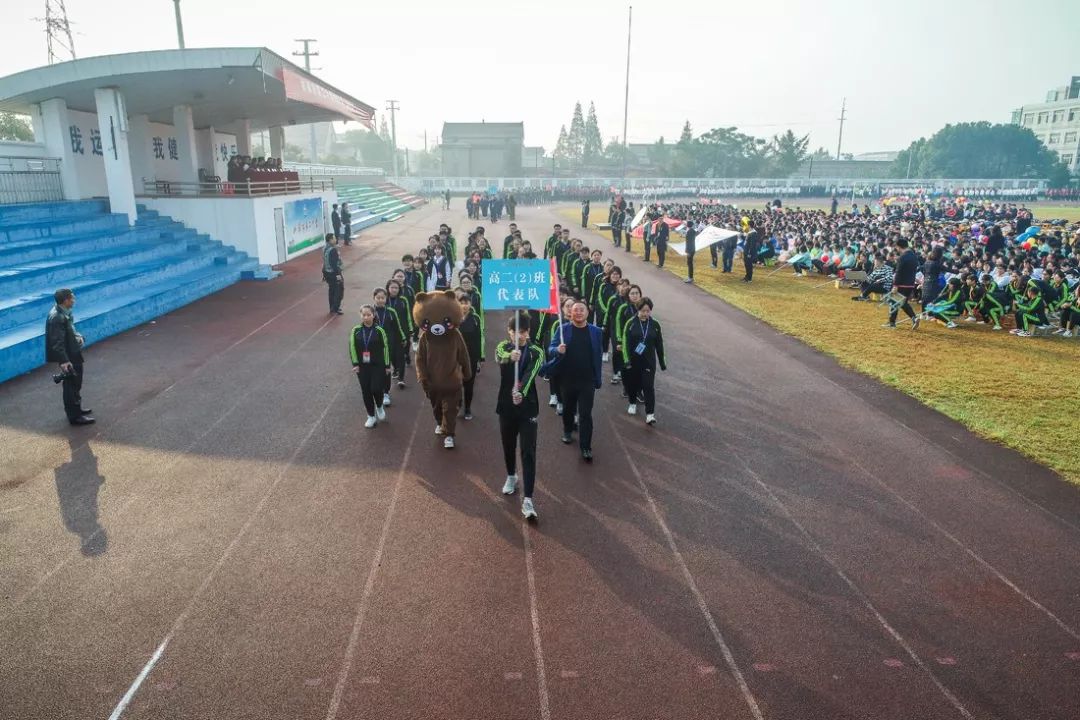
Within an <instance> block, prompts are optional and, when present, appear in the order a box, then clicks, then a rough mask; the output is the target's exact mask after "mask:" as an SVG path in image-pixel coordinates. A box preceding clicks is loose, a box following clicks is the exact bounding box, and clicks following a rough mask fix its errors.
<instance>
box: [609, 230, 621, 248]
mask: <svg viewBox="0 0 1080 720" xmlns="http://www.w3.org/2000/svg"><path fill="white" fill-rule="evenodd" d="M611 240H612V242H614V243H615V247H622V230H620V229H619V228H612V229H611Z"/></svg>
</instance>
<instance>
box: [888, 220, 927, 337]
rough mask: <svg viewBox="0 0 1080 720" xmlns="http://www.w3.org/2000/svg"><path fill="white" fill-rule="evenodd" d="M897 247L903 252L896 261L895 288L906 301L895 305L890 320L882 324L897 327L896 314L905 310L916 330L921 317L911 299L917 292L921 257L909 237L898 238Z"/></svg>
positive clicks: (912, 327) (912, 326)
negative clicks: (917, 276) (916, 280)
mask: <svg viewBox="0 0 1080 720" xmlns="http://www.w3.org/2000/svg"><path fill="white" fill-rule="evenodd" d="M896 247H897V248H899V249H900V253H901V254H900V257H899V259H897V261H896V274H895V275H894V276H893V290H895V291H896V292H898V293H900V294H901V295H903V296H904V302H903V304H902V305H895V304H894V305H893V309H892V312H890V313H889V322H887V323H885V324H884V325H882V327H886V328H895V327H896V315H897V313H899V312H900V311H901V310H903V311H904V314H906V315H907V316H908V317H909V318H911V329H912V330H914V329H916V328H917V327H919V318H918V317H916V315H915V311H914V310H912V309H911V303H910V300H911V296H912V294H914V292H915V274H916V273H917V272H918V271H919V258H918V256H917V255H915V251H914V250H912V249H911V248H910V247H908V241H907V238H903V237H902V238H900V239H898V240H897V241H896Z"/></svg>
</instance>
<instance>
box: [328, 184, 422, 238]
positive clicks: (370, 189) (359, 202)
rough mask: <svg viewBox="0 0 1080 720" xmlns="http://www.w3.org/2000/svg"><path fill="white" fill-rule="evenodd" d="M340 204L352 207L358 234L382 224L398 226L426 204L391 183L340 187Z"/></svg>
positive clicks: (354, 229)
mask: <svg viewBox="0 0 1080 720" xmlns="http://www.w3.org/2000/svg"><path fill="white" fill-rule="evenodd" d="M337 194H338V200H339V201H342V202H347V203H349V210H350V212H351V213H352V230H353V232H356V231H358V230H363V229H364V228H366V227H371V226H372V225H377V224H378V223H380V222H394V221H395V220H397V219H398V218H400V217H401V216H402V215H404V214H405V213H407V212H408V211H410V210H412V209H413V208H415V207H419V206H421V205H423V204H424V203H425V202H427V201H426V200H424V199H423V198H421V197H419V196H417V195H414V194H413V193H410V192H409V191H408V190H405V189H404V188H401V187H398V186H397V185H393V184H391V183H379V184H377V185H367V184H359V183H358V184H355V185H342V184H340V183H338V184H337Z"/></svg>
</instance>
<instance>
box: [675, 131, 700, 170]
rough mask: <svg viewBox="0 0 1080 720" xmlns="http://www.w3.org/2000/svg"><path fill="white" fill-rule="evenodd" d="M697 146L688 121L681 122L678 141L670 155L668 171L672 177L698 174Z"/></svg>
mask: <svg viewBox="0 0 1080 720" xmlns="http://www.w3.org/2000/svg"><path fill="white" fill-rule="evenodd" d="M697 165H698V146H697V143H696V142H695V141H694V131H693V129H691V127H690V121H689V120H687V121H686V122H685V123H684V124H683V129H682V132H681V133H680V134H679V142H678V143H676V145H675V151H674V152H673V153H672V155H671V163H670V166H669V168H668V172H669V173H670V174H671V175H672V176H673V177H694V176H696V175H697V174H698V172H697Z"/></svg>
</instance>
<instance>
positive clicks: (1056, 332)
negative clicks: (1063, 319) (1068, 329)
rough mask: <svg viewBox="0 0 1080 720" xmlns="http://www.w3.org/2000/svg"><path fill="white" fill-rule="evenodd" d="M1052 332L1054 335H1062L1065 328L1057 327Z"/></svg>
mask: <svg viewBox="0 0 1080 720" xmlns="http://www.w3.org/2000/svg"><path fill="white" fill-rule="evenodd" d="M1054 334H1055V335H1064V334H1065V328H1058V329H1057V330H1055V331H1054Z"/></svg>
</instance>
